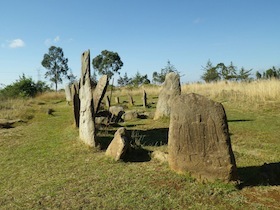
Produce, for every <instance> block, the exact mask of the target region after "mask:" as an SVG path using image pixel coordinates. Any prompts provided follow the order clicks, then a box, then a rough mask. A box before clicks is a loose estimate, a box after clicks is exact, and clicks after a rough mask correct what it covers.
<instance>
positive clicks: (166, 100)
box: [154, 72, 181, 120]
mask: <svg viewBox="0 0 280 210" xmlns="http://www.w3.org/2000/svg"><path fill="white" fill-rule="evenodd" d="M180 94H181V84H180V76H179V75H178V74H176V73H175V72H170V73H168V74H166V76H165V81H164V83H163V85H162V89H161V91H160V93H159V96H158V102H157V107H156V111H155V116H154V120H157V119H159V118H161V117H169V116H170V105H171V103H172V102H173V98H174V97H175V96H177V95H180Z"/></svg>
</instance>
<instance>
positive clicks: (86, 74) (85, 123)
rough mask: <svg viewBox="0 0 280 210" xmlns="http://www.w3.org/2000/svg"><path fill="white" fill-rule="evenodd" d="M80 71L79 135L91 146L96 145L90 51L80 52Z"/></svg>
mask: <svg viewBox="0 0 280 210" xmlns="http://www.w3.org/2000/svg"><path fill="white" fill-rule="evenodd" d="M81 60H82V72H81V79H80V91H79V98H80V120H79V123H80V124H79V135H80V139H81V140H82V141H83V142H84V143H85V144H87V145H89V146H91V147H97V146H98V145H97V141H96V139H95V124H94V103H93V96H92V89H91V81H90V52H89V50H88V51H85V52H84V53H83V54H82V58H81Z"/></svg>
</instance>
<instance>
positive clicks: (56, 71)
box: [41, 46, 73, 91]
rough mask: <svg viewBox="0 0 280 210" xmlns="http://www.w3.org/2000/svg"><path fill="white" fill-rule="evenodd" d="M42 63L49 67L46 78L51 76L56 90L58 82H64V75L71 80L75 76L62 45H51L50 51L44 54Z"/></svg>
mask: <svg viewBox="0 0 280 210" xmlns="http://www.w3.org/2000/svg"><path fill="white" fill-rule="evenodd" d="M41 64H42V66H43V67H44V68H46V69H47V72H46V74H45V78H49V79H50V81H51V82H53V83H54V84H55V90H56V91H57V85H58V83H62V76H64V77H66V78H68V79H69V80H71V79H72V78H73V74H72V73H71V72H70V70H69V67H68V59H67V58H64V54H63V50H62V48H60V47H56V46H51V47H50V48H49V52H48V53H46V54H45V55H44V58H43V60H42V63H41ZM69 72H70V73H69Z"/></svg>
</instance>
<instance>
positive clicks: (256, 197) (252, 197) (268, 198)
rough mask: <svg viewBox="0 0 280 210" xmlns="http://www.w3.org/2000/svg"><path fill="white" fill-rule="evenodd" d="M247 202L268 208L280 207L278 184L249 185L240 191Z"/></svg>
mask: <svg viewBox="0 0 280 210" xmlns="http://www.w3.org/2000/svg"><path fill="white" fill-rule="evenodd" d="M241 193H242V194H243V195H244V196H245V197H246V198H247V201H248V202H249V203H251V204H252V203H256V204H259V205H263V206H264V207H266V208H269V209H280V202H279V201H280V186H273V187H269V188H266V187H249V188H245V189H243V190H242V192H241Z"/></svg>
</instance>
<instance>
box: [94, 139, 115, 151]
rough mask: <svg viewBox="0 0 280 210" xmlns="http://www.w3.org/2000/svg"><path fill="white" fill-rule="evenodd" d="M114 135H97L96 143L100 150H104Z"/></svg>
mask: <svg viewBox="0 0 280 210" xmlns="http://www.w3.org/2000/svg"><path fill="white" fill-rule="evenodd" d="M113 138H114V137H112V136H97V143H98V145H99V149H100V150H106V149H107V148H108V146H109V145H110V143H111V141H112V140H113Z"/></svg>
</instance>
